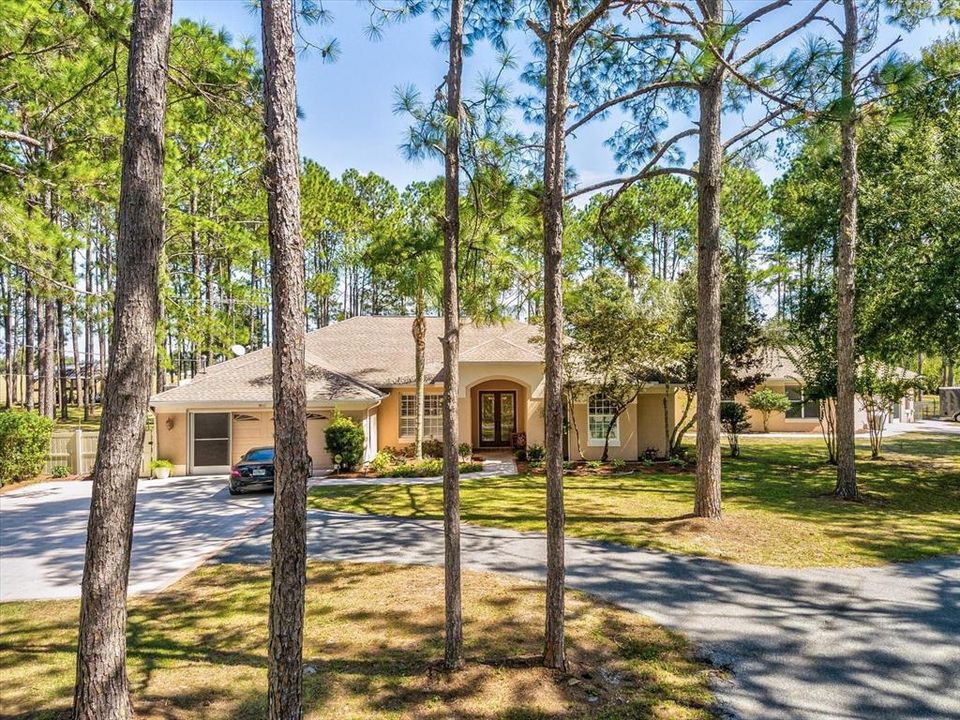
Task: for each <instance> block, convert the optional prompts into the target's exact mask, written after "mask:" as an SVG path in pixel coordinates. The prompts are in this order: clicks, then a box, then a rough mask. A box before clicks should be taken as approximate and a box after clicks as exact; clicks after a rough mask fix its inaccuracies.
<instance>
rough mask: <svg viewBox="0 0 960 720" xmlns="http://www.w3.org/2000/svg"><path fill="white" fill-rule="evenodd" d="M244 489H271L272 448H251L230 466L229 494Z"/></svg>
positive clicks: (237, 493)
mask: <svg viewBox="0 0 960 720" xmlns="http://www.w3.org/2000/svg"><path fill="white" fill-rule="evenodd" d="M244 490H273V448H272V447H259V448H251V449H250V450H247V452H246V453H244V455H243V457H242V458H240V462H238V463H237V464H236V465H234V466H233V467H232V468H230V494H231V495H239V494H240V493H242V492H243V491H244Z"/></svg>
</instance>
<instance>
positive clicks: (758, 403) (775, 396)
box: [747, 388, 790, 432]
mask: <svg viewBox="0 0 960 720" xmlns="http://www.w3.org/2000/svg"><path fill="white" fill-rule="evenodd" d="M747 405H749V407H750V409H751V410H756V411H757V412H759V413H760V416H761V417H762V418H763V431H764V432H770V428H769V423H770V413H774V412H781V413H785V412H786V411H787V410H789V409H790V398H788V397H787V396H786V395H784V394H783V393H781V392H777V391H776V390H773V389H771V388H761V389H760V390H757V391H756V392H754V393H751V394H750V397H749V398H748V399H747Z"/></svg>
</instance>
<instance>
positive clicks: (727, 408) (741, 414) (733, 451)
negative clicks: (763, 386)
mask: <svg viewBox="0 0 960 720" xmlns="http://www.w3.org/2000/svg"><path fill="white" fill-rule="evenodd" d="M720 424H721V425H723V429H724V431H725V432H726V433H727V439H728V440H729V441H730V457H740V433H742V432H743V431H744V430H746V429H747V428H748V427H750V423H749V422H747V408H746V406H745V405H741V404H740V403H736V402H734V403H723V405H721V406H720Z"/></svg>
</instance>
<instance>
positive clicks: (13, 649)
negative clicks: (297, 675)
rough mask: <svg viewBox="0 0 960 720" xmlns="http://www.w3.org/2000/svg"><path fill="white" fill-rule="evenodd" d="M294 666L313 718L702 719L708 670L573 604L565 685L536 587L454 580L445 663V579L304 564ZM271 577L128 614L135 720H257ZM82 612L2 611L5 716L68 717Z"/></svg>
mask: <svg viewBox="0 0 960 720" xmlns="http://www.w3.org/2000/svg"><path fill="white" fill-rule="evenodd" d="M308 578H309V586H308V589H307V607H306V624H305V646H304V657H305V662H306V664H307V665H308V666H310V667H312V668H313V669H315V672H314V673H312V674H306V675H305V676H304V694H305V700H306V714H305V717H306V718H308V720H318V719H320V718H329V719H330V720H334V719H335V720H351V719H354V718H355V719H357V720H360V719H364V720H367V719H370V720H386V719H387V718H391V719H399V718H418V719H420V718H423V719H430V718H438V719H439V718H451V717H458V718H470V719H471V720H486V719H487V718H490V719H492V718H509V719H510V720H534V719H535V718H536V719H538V720H547V719H548V718H558V717H568V718H597V719H598V720H599V719H600V718H602V719H603V720H621V719H622V720H627V719H628V718H629V719H630V720H641V719H644V718H651V719H653V718H658V719H664V720H666V719H668V718H669V719H670V720H694V719H702V720H705V719H707V718H711V717H712V714H711V710H710V708H711V707H712V704H713V696H712V693H711V692H710V690H709V686H708V680H709V673H710V672H711V671H710V669H709V668H707V667H706V666H704V665H703V664H701V663H699V662H698V661H696V660H695V659H694V658H693V656H692V654H691V652H690V649H689V647H688V646H687V644H686V643H685V641H684V640H683V639H682V638H681V637H679V636H678V635H676V634H674V633H672V632H668V631H666V630H664V629H663V628H660V627H659V626H657V625H654V624H653V623H651V622H649V621H647V620H645V619H644V618H642V617H641V616H639V615H636V614H634V613H630V612H627V611H625V610H620V609H618V608H615V607H613V606H611V605H608V604H605V603H602V602H598V601H594V600H592V599H590V598H588V597H586V596H583V595H581V594H578V593H569V594H568V600H567V618H568V619H567V631H568V635H567V638H568V648H569V659H570V661H571V670H570V674H569V675H560V674H558V673H554V672H552V671H548V670H546V669H544V668H542V667H541V666H540V665H539V661H538V653H539V652H540V649H541V642H542V632H543V602H544V600H543V591H542V587H541V586H540V585H532V584H530V583H527V582H523V581H518V580H513V579H507V578H504V577H502V576H497V575H490V574H480V573H465V574H464V597H463V601H464V602H463V605H464V618H465V629H464V637H465V642H466V654H467V659H468V662H467V667H466V669H465V670H464V671H462V672H460V673H456V674H454V675H446V674H444V673H441V672H437V666H436V665H435V662H436V661H437V660H438V659H439V658H441V657H442V656H443V640H442V627H443V570H442V569H441V568H427V567H398V566H391V565H347V564H332V563H323V564H321V563H311V564H310V565H309V566H308ZM269 590H270V569H269V567H266V566H260V567H251V566H239V565H232V566H224V565H220V566H206V567H203V568H201V569H200V570H198V571H196V572H195V573H193V574H191V575H190V576H188V577H187V578H186V579H184V580H183V581H181V582H180V583H178V584H177V585H176V586H174V587H173V588H171V589H170V590H167V591H165V592H163V593H160V594H158V595H155V596H152V597H147V598H138V599H134V600H132V601H131V603H130V623H129V661H128V665H129V673H130V680H131V690H132V693H133V698H134V705H135V710H136V714H137V717H139V718H148V719H156V720H181V719H183V720H186V719H187V718H191V719H192V718H203V720H220V719H223V720H227V719H228V718H229V719H231V720H234V719H240V720H243V719H249V720H260V719H261V718H264V717H266V685H267V670H266V662H267V652H266V644H267V638H266V626H267V604H268V598H269V594H270V592H269ZM77 616H78V603H77V602H76V601H70V602H29V603H6V604H3V605H0V672H2V675H3V680H2V683H3V684H2V687H3V690H2V692H0V717H4V718H19V719H25V718H34V719H37V720H40V719H52V718H67V717H69V705H70V698H71V693H72V687H73V681H74V661H75V658H74V653H75V645H76V632H77V631H76V627H77Z"/></svg>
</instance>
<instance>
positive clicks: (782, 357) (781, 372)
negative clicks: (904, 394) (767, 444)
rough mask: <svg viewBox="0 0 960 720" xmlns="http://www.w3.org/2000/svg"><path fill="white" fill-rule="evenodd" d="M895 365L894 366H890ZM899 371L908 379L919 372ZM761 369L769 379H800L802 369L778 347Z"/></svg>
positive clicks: (771, 350) (769, 350) (765, 357)
mask: <svg viewBox="0 0 960 720" xmlns="http://www.w3.org/2000/svg"><path fill="white" fill-rule="evenodd" d="M888 367H893V366H888ZM894 369H895V370H896V371H897V372H898V373H902V374H903V376H904V377H905V378H907V379H913V378H915V377H917V373H915V372H913V371H911V370H905V369H903V368H894ZM760 371H761V372H764V373H766V375H767V378H768V379H774V380H799V379H800V371H799V370H797V366H796V364H795V363H794V362H793V360H791V359H790V357H789V356H788V355H787V353H785V352H784V351H783V350H780V349H778V348H772V347H771V348H769V349H768V350H767V352H766V354H765V356H764V362H763V365H762V366H761V367H760Z"/></svg>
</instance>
